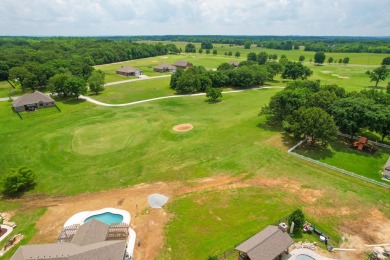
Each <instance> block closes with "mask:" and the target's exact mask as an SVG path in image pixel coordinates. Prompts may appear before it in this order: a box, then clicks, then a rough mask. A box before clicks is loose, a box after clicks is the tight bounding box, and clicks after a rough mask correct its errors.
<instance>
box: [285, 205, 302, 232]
mask: <svg viewBox="0 0 390 260" xmlns="http://www.w3.org/2000/svg"><path fill="white" fill-rule="evenodd" d="M292 222H294V224H295V225H294V229H296V228H302V227H303V224H304V223H305V215H303V212H302V210H300V209H296V210H295V211H294V212H293V213H292V214H291V216H290V218H289V219H288V224H289V225H290V226H291V223H292Z"/></svg>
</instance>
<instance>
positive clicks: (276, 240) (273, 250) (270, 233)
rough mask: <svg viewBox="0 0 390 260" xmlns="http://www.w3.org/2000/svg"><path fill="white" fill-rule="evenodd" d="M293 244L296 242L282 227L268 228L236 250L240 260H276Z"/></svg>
mask: <svg viewBox="0 0 390 260" xmlns="http://www.w3.org/2000/svg"><path fill="white" fill-rule="evenodd" d="M292 244H294V241H293V240H292V239H291V237H290V236H289V235H288V234H287V232H285V231H283V230H282V228H281V227H277V226H268V227H266V228H265V229H264V230H262V231H260V232H259V233H257V234H256V235H254V236H253V237H251V238H249V239H248V240H247V241H245V242H244V243H242V244H241V245H239V246H237V247H236V248H235V249H236V250H237V251H238V259H239V260H275V259H279V256H280V255H282V254H283V253H284V252H287V250H288V248H289V247H290V246H291V245H292Z"/></svg>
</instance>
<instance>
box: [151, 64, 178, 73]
mask: <svg viewBox="0 0 390 260" xmlns="http://www.w3.org/2000/svg"><path fill="white" fill-rule="evenodd" d="M153 70H154V71H155V72H176V66H173V65H171V64H166V63H161V64H160V65H158V66H156V67H154V68H153Z"/></svg>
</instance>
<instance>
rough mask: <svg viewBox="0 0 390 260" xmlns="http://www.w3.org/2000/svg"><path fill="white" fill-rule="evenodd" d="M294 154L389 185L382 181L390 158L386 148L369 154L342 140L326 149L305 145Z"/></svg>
mask: <svg viewBox="0 0 390 260" xmlns="http://www.w3.org/2000/svg"><path fill="white" fill-rule="evenodd" d="M294 152H296V153H298V154H302V155H304V156H307V157H309V158H312V159H315V160H318V161H320V162H323V163H326V164H329V165H333V166H336V167H338V168H341V169H344V170H347V171H350V172H353V173H357V174H359V175H362V176H365V177H367V178H370V179H374V180H376V181H382V182H384V183H387V184H388V183H389V182H386V181H383V180H382V179H381V172H382V169H383V166H384V165H385V163H386V161H387V159H388V158H389V156H390V151H389V150H387V149H384V148H379V149H378V150H377V152H376V153H375V154H368V153H365V152H361V151H358V150H356V149H353V148H351V147H350V144H349V142H348V141H347V140H344V139H343V140H341V139H340V140H338V141H334V142H331V143H330V144H329V145H328V146H327V147H326V148H319V147H315V148H313V147H310V146H308V145H303V146H300V147H298V148H297V149H296V150H294Z"/></svg>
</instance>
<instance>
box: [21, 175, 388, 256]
mask: <svg viewBox="0 0 390 260" xmlns="http://www.w3.org/2000/svg"><path fill="white" fill-rule="evenodd" d="M244 177H245V175H243V176H239V177H232V176H217V177H212V178H203V179H198V180H196V181H192V182H185V183H182V182H171V183H164V182H157V183H152V184H139V185H136V186H132V187H128V188H124V189H115V190H109V191H104V192H99V193H84V194H79V195H77V196H73V197H63V196H53V197H46V196H33V197H32V196H31V197H28V198H23V206H22V208H21V209H22V210H23V209H29V208H36V207H47V208H48V209H47V212H46V213H45V214H44V215H43V216H42V217H41V219H40V220H39V221H38V222H37V227H38V229H39V233H38V234H37V235H36V236H35V237H34V238H33V239H32V240H31V241H30V244H34V243H52V242H54V241H55V240H56V238H57V236H58V234H59V232H60V231H61V229H62V227H63V224H64V223H65V222H66V220H67V219H68V218H69V217H70V216H72V215H73V214H75V213H77V212H80V211H87V210H97V209H101V208H105V207H115V208H120V209H124V210H127V211H129V212H130V214H131V217H132V219H131V226H132V227H133V228H134V230H135V232H136V234H137V243H138V241H140V242H141V244H140V246H139V247H138V246H137V245H136V247H135V251H134V257H135V259H154V258H155V257H156V256H157V255H158V254H159V252H160V250H161V249H162V247H163V245H164V225H165V224H166V223H167V222H168V221H169V220H170V219H172V218H173V217H174V216H172V215H170V214H168V213H167V212H166V211H165V210H164V209H152V208H150V207H149V206H148V202H147V197H148V196H149V195H150V194H153V193H160V194H163V195H165V196H167V197H169V199H170V201H172V200H174V199H175V198H178V197H182V196H186V194H189V193H192V192H196V191H201V190H211V189H212V190H221V189H235V188H239V187H249V186H252V187H258V188H264V189H269V188H275V187H277V188H278V189H280V188H282V189H283V190H284V191H285V192H287V193H289V194H291V197H295V196H297V195H299V196H297V197H298V199H300V200H301V201H302V202H304V203H305V205H307V206H306V207H305V208H304V211H305V212H307V214H310V215H312V216H319V215H324V214H325V215H333V216H337V217H343V216H353V218H348V219H349V220H345V221H342V224H341V226H340V227H339V230H340V231H341V232H342V233H343V235H344V236H345V237H346V238H347V240H346V241H345V242H344V243H343V245H342V246H343V247H348V248H350V247H354V248H358V249H359V250H358V251H357V253H350V252H348V253H337V254H339V255H338V256H339V258H340V259H351V260H354V259H356V260H357V259H362V255H363V252H364V251H368V250H367V249H366V248H363V244H372V243H388V242H390V220H389V219H387V218H386V217H385V216H384V214H383V213H382V212H381V211H379V210H377V209H371V208H370V209H369V208H367V207H365V206H362V205H360V207H358V206H356V205H354V204H353V203H352V204H345V202H344V203H343V202H339V201H336V200H334V201H332V202H331V203H332V204H338V203H339V204H340V205H338V206H339V207H338V208H337V209H335V207H329V208H324V206H323V205H322V206H319V205H318V204H317V203H316V201H317V200H320V199H322V198H323V197H324V196H329V194H326V192H324V191H322V190H315V189H309V188H303V187H301V186H300V184H299V183H298V182H296V181H292V180H289V179H287V178H273V179H270V178H264V177H256V178H252V179H245V178H244ZM168 203H169V201H168ZM350 219H353V220H350ZM363 226H364V229H363V228H362V227H363Z"/></svg>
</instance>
